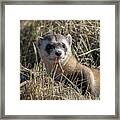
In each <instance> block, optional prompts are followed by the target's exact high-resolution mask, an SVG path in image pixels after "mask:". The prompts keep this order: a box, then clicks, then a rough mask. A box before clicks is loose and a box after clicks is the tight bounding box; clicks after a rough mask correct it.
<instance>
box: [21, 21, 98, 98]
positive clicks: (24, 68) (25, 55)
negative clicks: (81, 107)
mask: <svg viewBox="0 0 120 120" xmlns="http://www.w3.org/2000/svg"><path fill="white" fill-rule="evenodd" d="M20 25H21V29H20V51H21V53H20V55H21V56H20V63H21V66H20V68H21V69H20V71H21V74H20V79H21V84H20V91H21V93H20V99H21V100H68V99H69V100H83V99H99V98H92V97H91V95H90V94H89V93H88V94H87V95H85V96H83V95H81V90H80V89H79V90H76V89H75V87H73V86H74V85H73V83H72V82H71V81H70V80H69V79H68V83H69V84H68V85H66V84H64V80H63V81H60V82H58V81H54V78H52V77H51V76H50V75H48V74H47V72H46V69H45V67H44V63H43V62H42V60H41V58H40V56H39V55H38V52H37V51H36V48H35V46H34V43H35V41H36V38H37V36H38V35H39V36H43V35H44V34H46V33H48V32H50V31H54V32H56V33H61V34H63V35H65V34H68V33H69V34H71V35H72V37H73V44H72V52H73V54H74V55H75V56H76V58H77V60H78V61H79V62H80V63H82V64H85V65H86V66H89V67H92V68H100V67H99V66H100V21H99V20H79V21H78V20H70V21H61V20H59V21H57V20H56V21H25V20H22V21H20ZM62 77H64V78H65V76H64V75H63V76H62ZM65 79H66V80H67V78H65ZM24 81H25V82H24Z"/></svg>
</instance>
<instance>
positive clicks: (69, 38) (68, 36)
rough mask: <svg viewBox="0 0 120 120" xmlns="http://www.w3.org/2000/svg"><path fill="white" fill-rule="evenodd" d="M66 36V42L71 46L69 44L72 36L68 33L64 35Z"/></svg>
mask: <svg viewBox="0 0 120 120" xmlns="http://www.w3.org/2000/svg"><path fill="white" fill-rule="evenodd" d="M66 38H67V42H68V43H69V45H70V46H71V45H72V36H71V35H70V34H68V35H67V36H66Z"/></svg>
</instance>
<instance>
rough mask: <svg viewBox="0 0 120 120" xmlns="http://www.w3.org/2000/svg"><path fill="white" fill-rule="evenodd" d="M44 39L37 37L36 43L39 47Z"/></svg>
mask: <svg viewBox="0 0 120 120" xmlns="http://www.w3.org/2000/svg"><path fill="white" fill-rule="evenodd" d="M42 40H43V37H41V36H38V37H37V39H36V45H37V46H38V47H39V46H40V45H41V41H42Z"/></svg>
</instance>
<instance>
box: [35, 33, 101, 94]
mask: <svg viewBox="0 0 120 120" xmlns="http://www.w3.org/2000/svg"><path fill="white" fill-rule="evenodd" d="M71 45H72V37H71V35H70V34H68V35H66V36H63V35H61V34H52V33H51V34H47V35H45V36H44V37H42V38H38V40H37V48H38V51H39V53H40V55H41V58H42V60H43V62H44V64H45V67H46V70H47V72H48V73H51V71H52V70H53V68H54V67H55V64H56V63H57V62H58V63H59V66H58V69H57V70H56V76H57V75H59V74H61V73H62V74H64V75H65V76H66V77H67V78H69V80H71V81H72V82H73V84H75V85H76V86H77V88H79V89H82V94H83V95H84V94H85V93H86V91H89V93H90V94H91V95H93V96H99V93H100V72H99V70H97V69H92V68H89V67H87V66H85V65H82V64H80V63H79V62H78V61H77V60H76V58H75V57H74V55H73V54H72V51H71ZM57 79H58V78H57ZM55 80H56V79H55Z"/></svg>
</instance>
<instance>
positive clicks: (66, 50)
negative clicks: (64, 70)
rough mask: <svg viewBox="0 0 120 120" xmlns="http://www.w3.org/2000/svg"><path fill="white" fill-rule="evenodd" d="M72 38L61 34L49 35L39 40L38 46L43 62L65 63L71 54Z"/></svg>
mask: <svg viewBox="0 0 120 120" xmlns="http://www.w3.org/2000/svg"><path fill="white" fill-rule="evenodd" d="M71 45H72V37H71V35H70V34H68V35H67V36H63V35H61V34H47V35H45V36H44V37H43V38H39V39H38V41H37V46H38V49H39V51H40V54H41V57H42V58H43V60H47V61H49V62H54V61H55V60H56V59H57V60H58V61H59V62H61V63H62V62H64V61H65V60H66V59H67V57H68V55H70V54H71Z"/></svg>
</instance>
